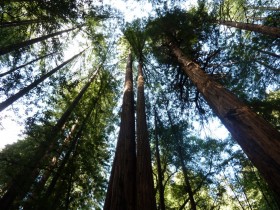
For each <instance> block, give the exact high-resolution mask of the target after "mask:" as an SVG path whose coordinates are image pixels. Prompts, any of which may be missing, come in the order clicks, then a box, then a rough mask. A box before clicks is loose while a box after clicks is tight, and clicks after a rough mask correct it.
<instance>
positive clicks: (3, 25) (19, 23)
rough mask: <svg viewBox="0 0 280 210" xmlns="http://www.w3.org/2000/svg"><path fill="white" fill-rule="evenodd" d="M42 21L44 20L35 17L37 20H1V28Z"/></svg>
mask: <svg viewBox="0 0 280 210" xmlns="http://www.w3.org/2000/svg"><path fill="white" fill-rule="evenodd" d="M40 22H43V20H41V19H35V20H19V21H13V22H0V28H8V27H15V26H24V25H30V24H33V23H40Z"/></svg>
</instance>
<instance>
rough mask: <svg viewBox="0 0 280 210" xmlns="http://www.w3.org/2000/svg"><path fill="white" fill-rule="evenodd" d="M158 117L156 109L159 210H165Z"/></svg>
mask: <svg viewBox="0 0 280 210" xmlns="http://www.w3.org/2000/svg"><path fill="white" fill-rule="evenodd" d="M157 118H158V115H157V111H156V108H155V140H156V145H155V146H156V160H157V172H158V188H159V210H165V202H164V187H163V174H162V169H161V162H160V153H159V143H158V131H157V130H158V128H157V121H158V119H157Z"/></svg>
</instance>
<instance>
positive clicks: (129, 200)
mask: <svg viewBox="0 0 280 210" xmlns="http://www.w3.org/2000/svg"><path fill="white" fill-rule="evenodd" d="M133 97H134V93H133V77H132V55H131V54H129V55H128V58H127V66H126V75H125V86H124V95H123V104H122V114H121V125H120V132H119V137H118V142H117V147H116V152H115V158H114V162H113V167H112V169H111V176H110V181H109V186H108V188H107V195H106V200H105V204H104V209H105V210H113V209H114V210H115V209H116V210H117V209H118V210H135V204H136V196H135V193H136V189H135V187H136V154H135V151H136V150H135V117H134V98H133Z"/></svg>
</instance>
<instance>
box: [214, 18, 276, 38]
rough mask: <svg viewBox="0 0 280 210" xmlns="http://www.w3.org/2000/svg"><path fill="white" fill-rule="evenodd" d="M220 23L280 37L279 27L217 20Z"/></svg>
mask: <svg viewBox="0 0 280 210" xmlns="http://www.w3.org/2000/svg"><path fill="white" fill-rule="evenodd" d="M219 23H220V24H222V25H226V26H230V27H235V28H239V29H244V30H247V31H254V32H258V33H262V34H265V35H269V36H272V37H275V38H279V37H280V28H276V27H271V26H264V25H258V24H251V23H241V22H233V21H224V20H221V21H219Z"/></svg>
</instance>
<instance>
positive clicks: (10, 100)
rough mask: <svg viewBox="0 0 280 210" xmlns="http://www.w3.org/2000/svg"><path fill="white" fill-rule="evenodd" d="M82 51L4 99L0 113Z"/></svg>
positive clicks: (0, 105) (0, 104) (0, 106)
mask: <svg viewBox="0 0 280 210" xmlns="http://www.w3.org/2000/svg"><path fill="white" fill-rule="evenodd" d="M83 52H84V51H82V52H80V53H78V54H77V55H75V56H73V57H72V58H70V59H69V60H67V61H65V62H63V63H62V64H60V65H59V66H57V67H56V68H54V69H53V70H51V71H49V72H48V73H46V74H45V75H43V76H41V77H40V78H39V79H37V80H35V81H34V82H32V83H31V84H30V85H28V86H27V87H25V88H23V89H22V90H20V91H19V92H17V93H16V94H14V95H12V96H11V97H10V98H8V99H6V100H5V101H4V102H2V103H0V112H1V111H3V110H4V109H5V108H7V107H8V106H10V105H11V104H12V103H14V102H15V101H16V100H18V99H19V98H21V97H22V96H24V95H25V94H27V93H28V92H29V91H30V90H32V89H33V88H35V87H36V86H37V85H39V84H40V83H41V82H43V81H44V80H45V79H47V78H49V77H50V76H51V75H53V74H54V73H56V72H57V71H58V70H60V69H61V68H62V67H64V66H65V65H67V64H68V63H70V62H71V61H73V60H74V59H75V58H77V57H79V56H80V55H81V54H83Z"/></svg>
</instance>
